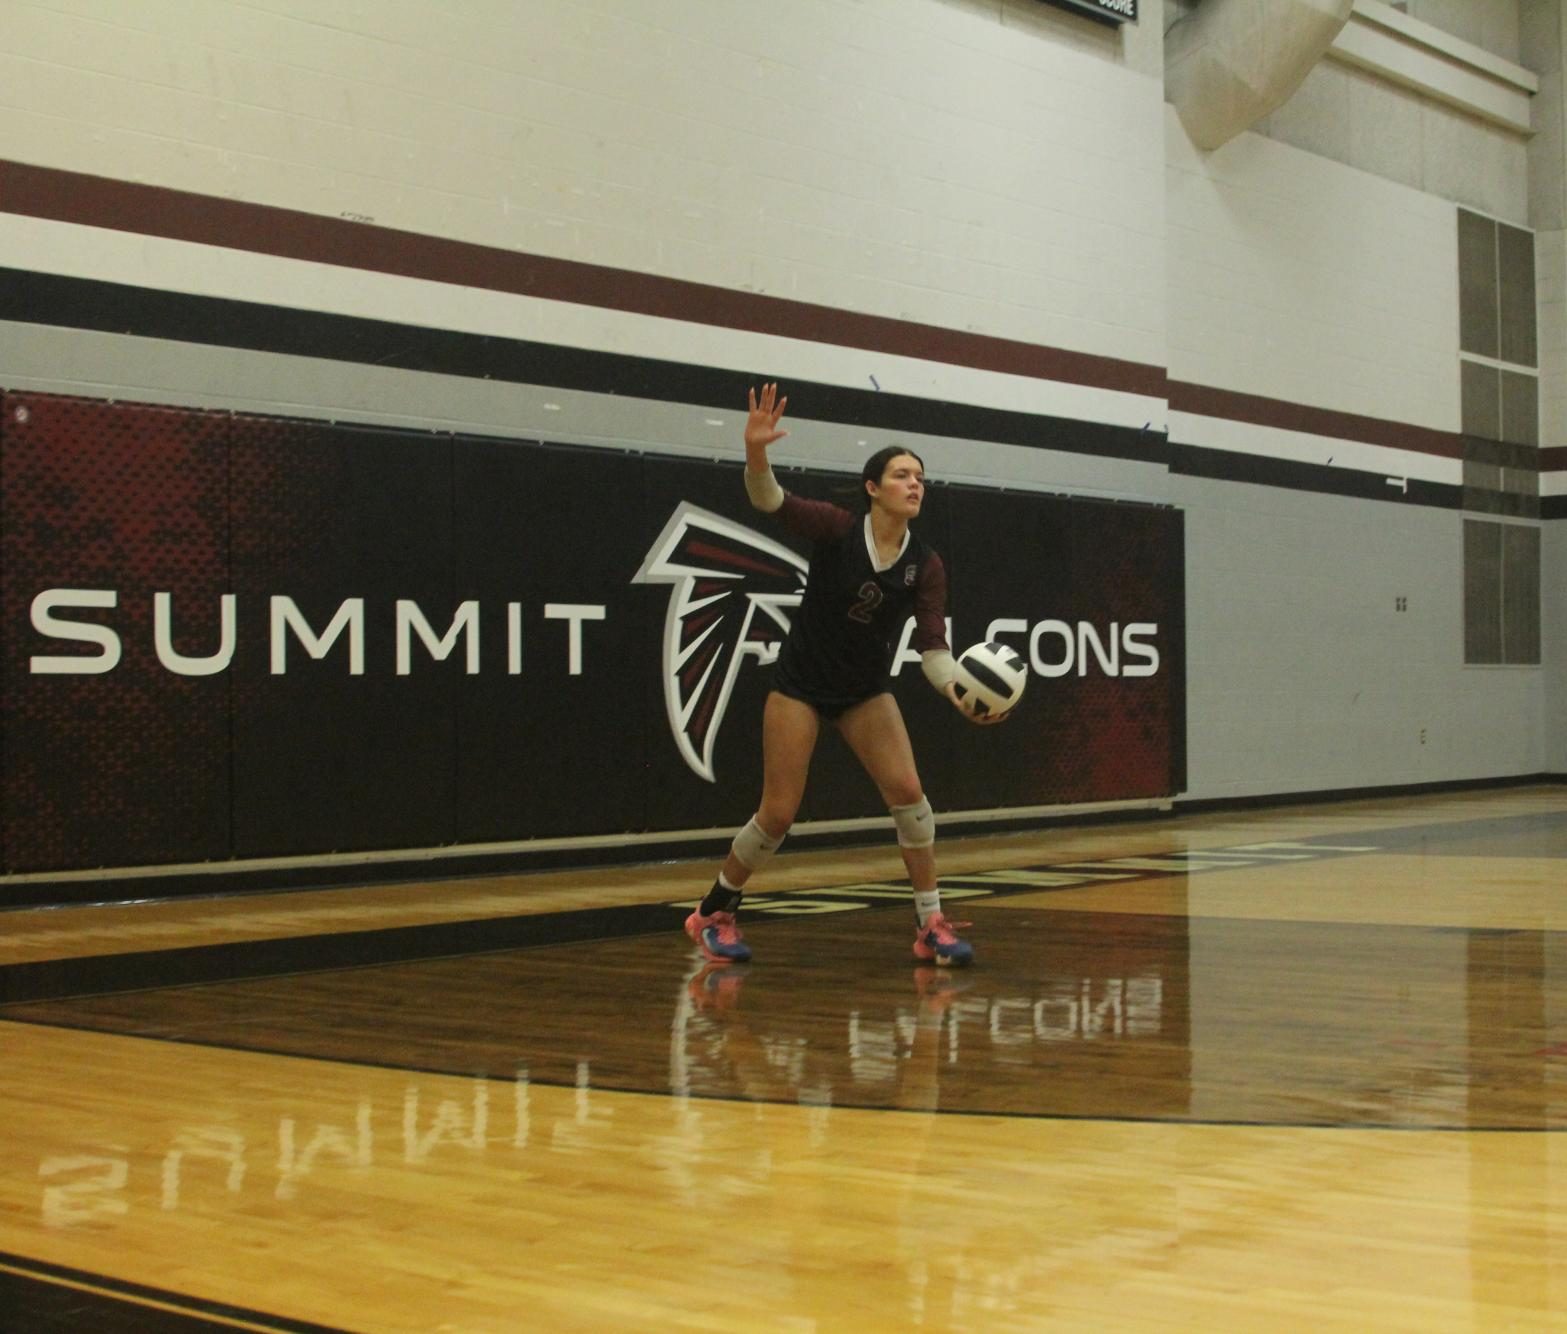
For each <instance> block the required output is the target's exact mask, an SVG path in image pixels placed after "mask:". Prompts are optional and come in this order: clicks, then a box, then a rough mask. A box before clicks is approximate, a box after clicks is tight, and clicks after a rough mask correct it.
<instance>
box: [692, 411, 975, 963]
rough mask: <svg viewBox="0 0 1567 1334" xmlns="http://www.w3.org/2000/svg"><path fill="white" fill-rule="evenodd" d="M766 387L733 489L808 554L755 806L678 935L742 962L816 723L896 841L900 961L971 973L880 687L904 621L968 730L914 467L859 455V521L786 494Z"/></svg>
mask: <svg viewBox="0 0 1567 1334" xmlns="http://www.w3.org/2000/svg"><path fill="white" fill-rule="evenodd" d="M788 402H789V400H788V399H787V398H780V397H778V386H777V385H776V384H765V385H763V386H762V393H761V397H760V398H758V397H757V393H756V390H755V389H754V388H753V389H752V390H751V391H750V412H749V415H748V416H747V418H746V424H745V489H746V493H747V494H748V495H749V496H750V498H751V504H752V505H753V506H754V507H755V508H756V509H759V510H761V511H763V512H764V513H770V514H777V515H778V517H779V518H780V519H781V520H782V521H783V523H784V525H785V526H786V527H788V528H789V529H790V531H791V532H794V533H797V534H799V535H800V536H801V537H803V538H806V539H807V540H809V541H810V542H811V543H812V547H811V559H810V568H809V572H808V574H807V576H806V584H805V594H804V597H803V598H802V599H801V602H800V609H799V612H798V614H797V615H796V616H795V618H794V621H793V624H792V627H791V629H790V631H789V635H788V637H787V638H786V639H785V641H784V645H783V649H782V651H781V652H780V654H779V657H778V663H777V666H776V668H775V669H774V673H773V683H772V690H771V691H770V692H769V694H768V696H767V704H766V707H765V709H764V710H763V714H762V802H761V806H760V807H759V808H758V809H757V812H756V814H755V815H754V816H753V817H752V818H751V819H750V820H749V821H748V822H747V823H746V826H745V827H744V828H743V829H742V830H741V831H740V832H739V833H738V834H737V835H736V836H735V840H734V843H733V844H732V845H731V847H730V849H729V855H728V857H727V858H726V859H725V860H724V864H723V867H722V868H721V869H720V871H719V873H718V878H717V880H716V881H714V883H713V888H712V889H711V890H709V891H708V893H707V896H706V897H705V898H704V899H703V900H702V903H701V905H700V906H699V907H698V908H697V910H696V911H695V912H693V913H692V914H691V915H690V916H689V917H688V918H686V934H687V935H689V936H690V937H691V938H692V939H693V940H694V941H696V942H697V943H698V944H699V945H700V946H701V947H702V953H703V954H704V955H706V957H707V958H708V959H710V960H713V961H715V962H721V961H728V962H735V963H739V962H744V961H745V960H747V959H749V958H750V957H751V949H750V946H748V945H747V944H746V943H745V940H744V938H743V936H742V935H741V932H740V928H739V926H738V924H737V923H736V920H735V914H736V912H737V911H738V909H739V907H740V900H741V897H742V891H743V889H744V888H745V884H746V882H747V881H748V880H749V879H750V878H751V876H752V875H753V874H754V873H755V872H756V871H758V870H760V869H761V867H762V866H763V865H764V864H765V863H766V862H767V860H768V859H769V858H770V857H772V855H773V854H774V853H775V852H776V851H777V850H778V845H779V844H780V843H782V842H783V839H784V835H785V834H787V833H788V832H789V827H790V825H792V824H793V823H794V817H795V814H796V813H797V812H798V811H799V808H800V801H801V799H802V798H803V796H804V795H805V778H806V772H807V770H808V769H809V768H810V763H811V754H812V752H813V751H814V750H815V748H816V738H817V735H818V733H819V731H820V729H821V725H822V722H823V720H825V721H827V722H829V723H831V724H832V725H833V726H835V727H836V728H837V729H838V731H839V733H840V734H841V735H842V736H843V739H844V740H845V741H846V742H847V743H848V745H849V749H850V750H852V751H853V752H854V754H855V756H856V757H857V758H858V759H859V761H860V763H861V764H862V765H863V766H864V767H865V771H866V773H868V774H869V775H870V777H871V781H872V782H874V783H875V784H876V786H877V788H878V789H879V791H880V792H881V796H882V800H883V801H885V802H886V803H887V808H888V810H889V811H891V813H892V819H893V824H894V826H895V828H896V829H897V834H898V847H899V850H900V852H901V853H902V854H903V863H904V865H905V866H906V867H907V868H908V872H909V880H910V882H911V884H912V885H913V889H914V910H915V915H916V917H917V919H918V928H917V930H916V932H915V936H914V956H915V958H917V959H919V960H921V961H922V962H926V963H936V964H940V965H948V966H950V965H963V964H968V963H971V962H972V961H973V958H974V951H973V948H972V947H971V946H970V945H969V943H968V942H967V941H965V940H962V939H960V938H959V937H958V935H957V932H956V931H955V930H954V929H953V924H952V923H950V922H948V920H947V919H946V917H944V916H943V915H942V911H941V893H940V890H939V889H938V888H937V884H936V857H935V847H934V845H935V840H936V823H935V818H934V816H933V815H932V813H931V807H930V802H929V800H928V799H927V798H926V796H925V791H924V789H923V788H922V787H921V786H920V779H919V773H918V771H917V769H916V768H915V764H914V750H913V747H912V746H911V745H910V742H909V734H908V729H907V728H906V727H905V726H904V724H903V715H902V713H901V712H900V711H899V709H898V703H897V700H896V699H894V698H893V696H892V694H891V692H890V691H889V689H888V686H889V679H890V671H891V664H892V655H893V652H894V649H895V645H896V643H897V640H898V637H899V635H900V634H901V632H902V629H903V626H904V623H905V622H906V621H907V619H908V617H909V616H910V615H911V614H912V615H913V617H914V621H915V629H914V637H913V644H914V647H915V648H916V649H917V650H918V651H919V654H920V662H921V666H922V668H923V670H924V673H925V676H926V679H928V680H929V681H930V683H931V685H932V686H934V687H935V689H936V690H937V691H939V692H940V693H941V694H943V695H945V696H946V697H947V699H949V700H950V701H951V702H952V705H953V707H954V708H956V709H958V711H959V712H960V713H963V716H964V717H965V718H969V719H970V721H971V722H998V721H1000V719H996V718H991V719H983V718H972V717H970V715H969V714H968V713H966V712H964V710H963V709H962V706H961V705H959V703H958V697H957V693H956V692H955V690H954V689H953V678H954V676H955V665H954V663H953V659H952V652H951V649H950V648H949V646H948V644H947V635H946V603H947V574H946V569H945V567H944V566H943V565H942V562H941V557H940V556H938V555H937V554H936V552H935V551H933V550H932V549H931V548H930V547H929V546H927V545H926V544H925V543H924V542H923V541H922V540H921V539H920V538H919V537H918V536H917V535H915V534H914V533H913V532H911V531H910V529H909V522H910V520H912V519H915V518H917V517H918V516H919V512H920V506H921V504H922V502H923V501H924V498H925V467H924V464H923V463H922V462H921V460H920V458H919V456H918V455H917V454H914V453H913V452H911V451H910V450H906V449H902V448H900V447H898V446H889V447H888V448H886V449H882V450H880V451H878V452H877V453H876V454H873V455H872V456H871V458H870V459H869V460H868V461H867V462H866V465H865V468H864V470H863V472H862V474H861V476H862V483H863V487H864V491H865V502H866V509H865V513H864V514H863V515H855V514H853V513H851V512H850V511H849V510H847V509H844V508H843V507H842V506H839V505H833V504H829V503H827V502H825V501H817V500H804V499H802V498H800V497H799V496H793V495H789V494H788V493H786V492H785V491H784V490H783V488H782V487H781V486H779V484H778V480H777V478H776V477H774V475H773V470H772V466H771V465H770V464H769V463H768V461H767V449H768V446H770V445H772V444H774V443H776V442H777V441H779V440H782V439H783V438H784V437H785V436H786V435H788V434H789V433H788V432H787V431H781V430H779V429H778V422H779V420H780V419H781V418H782V417H783V414H784V409H785V408H786V407H787V406H788Z"/></svg>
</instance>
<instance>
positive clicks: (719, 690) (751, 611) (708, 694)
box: [631, 501, 806, 783]
mask: <svg viewBox="0 0 1567 1334" xmlns="http://www.w3.org/2000/svg"><path fill="white" fill-rule="evenodd" d="M805 571H806V565H805V560H804V558H803V557H801V556H798V555H796V554H795V553H794V552H793V551H791V550H789V548H788V547H786V546H784V545H783V544H782V543H780V542H774V541H772V540H770V539H769V538H765V537H762V536H760V535H759V534H757V533H755V532H753V531H752V530H751V529H749V528H747V527H745V526H744V525H743V524H738V523H735V522H734V521H733V520H732V519H725V518H721V517H720V516H719V515H717V514H713V513H710V512H709V511H707V510H704V509H699V508H698V507H697V506H695V505H693V504H691V503H690V502H689V501H682V502H681V504H680V506H679V508H677V509H676V510H675V512H674V513H673V514H672V515H670V517H669V522H668V523H666V524H665V525H664V531H663V532H661V533H660V534H659V535H658V537H657V539H656V540H655V541H654V543H653V545H652V547H651V548H649V550H648V553H647V557H646V558H645V559H644V560H643V562H642V568H641V569H639V570H638V571H637V572H636V574H634V575H633V576H632V578H631V582H632V583H634V584H672V585H673V588H672V589H671V590H670V594H669V610H668V611H667V612H666V613H665V616H664V654H663V665H662V671H663V676H664V708H665V711H666V712H667V713H668V715H669V727H670V730H671V731H672V732H673V733H674V734H675V744H676V745H677V746H678V747H679V748H680V754H681V757H682V758H683V759H684V760H685V762H686V764H687V765H688V766H689V767H690V769H691V771H692V772H693V773H694V774H696V775H697V776H698V777H699V778H705V779H706V780H707V781H708V782H709V783H712V782H715V781H716V776H715V775H714V773H713V747H714V744H715V743H716V742H717V740H718V729H719V727H720V726H721V725H722V724H723V721H724V710H725V709H726V708H728V706H729V696H730V694H731V692H732V691H733V690H734V684H735V679H736V678H737V677H738V676H739V673H740V660H741V659H742V658H743V657H747V656H750V657H754V658H756V659H757V661H758V662H761V663H769V662H772V661H773V660H774V659H775V658H777V656H778V648H779V645H780V644H781V643H782V642H783V637H784V636H785V635H786V634H787V633H788V632H789V616H788V609H790V608H793V607H798V606H799V605H800V595H801V594H802V593H803V592H804V590H805ZM758 611H760V612H761V613H762V615H761V616H757V614H756V613H757V612H758Z"/></svg>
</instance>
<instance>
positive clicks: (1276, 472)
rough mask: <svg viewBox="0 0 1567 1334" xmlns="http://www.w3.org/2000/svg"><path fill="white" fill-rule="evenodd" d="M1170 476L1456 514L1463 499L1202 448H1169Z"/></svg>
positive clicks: (1422, 487) (1417, 484)
mask: <svg viewBox="0 0 1567 1334" xmlns="http://www.w3.org/2000/svg"><path fill="white" fill-rule="evenodd" d="M1170 471H1171V472H1172V473H1179V474H1181V475H1182V476H1186V477H1205V478H1209V479H1211V480H1213V481H1220V482H1250V483H1252V484H1254V485H1257V486H1271V487H1278V488H1282V489H1284V490H1289V491H1316V492H1320V493H1321V494H1324V495H1332V496H1352V497H1355V498H1357V499H1360V500H1383V501H1394V502H1396V503H1398V504H1400V505H1423V506H1430V507H1434V508H1436V509H1457V508H1458V507H1459V503H1460V501H1461V500H1462V498H1463V488H1462V487H1461V486H1458V485H1457V484H1451V485H1449V484H1448V483H1446V482H1424V481H1420V480H1418V479H1416V478H1414V477H1410V478H1408V479H1405V485H1406V486H1407V487H1408V490H1407V491H1405V490H1404V489H1403V488H1402V487H1399V486H1394V485H1392V484H1391V483H1389V482H1388V480H1387V475H1386V474H1385V473H1380V472H1375V473H1372V472H1361V471H1359V470H1357V469H1353V468H1334V467H1331V466H1329V465H1325V464H1319V463H1300V462H1297V461H1296V460H1294V459H1280V458H1270V457H1267V456H1265V455H1261V454H1241V453H1236V452H1235V451H1233V450H1228V449H1208V448H1206V447H1204V446H1201V445H1186V444H1171V445H1170Z"/></svg>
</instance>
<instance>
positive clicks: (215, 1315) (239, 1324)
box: [0, 1251, 345, 1334]
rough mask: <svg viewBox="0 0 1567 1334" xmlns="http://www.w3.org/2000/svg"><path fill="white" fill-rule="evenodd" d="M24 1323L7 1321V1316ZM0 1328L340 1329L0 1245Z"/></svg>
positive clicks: (37, 1331) (186, 1333)
mask: <svg viewBox="0 0 1567 1334" xmlns="http://www.w3.org/2000/svg"><path fill="white" fill-rule="evenodd" d="M13 1319H16V1320H19V1321H25V1324H11V1323H9V1322H10V1321H11V1320H13ZM0 1329H4V1330H7V1331H10V1330H15V1331H17V1334H22V1332H23V1331H24V1330H25V1331H26V1334H83V1331H86V1330H91V1331H93V1334H209V1331H218V1330H221V1331H225V1332H226V1334H232V1331H234V1330H236V1329H240V1330H258V1331H262V1332H263V1334H345V1331H343V1330H342V1329H340V1328H339V1327H337V1326H335V1325H315V1324H311V1323H310V1322H308V1321H304V1320H288V1319H285V1318H283V1317H281V1316H275V1315H269V1314H266V1313H265V1312H262V1311H253V1310H250V1309H249V1308H248V1307H243V1306H233V1305H230V1304H229V1303H226V1302H209V1301H205V1300H203V1299H201V1298H199V1297H188V1296H186V1295H185V1294H183V1293H177V1292H171V1291H169V1290H167V1289H165V1288H154V1287H149V1286H147V1285H146V1284H142V1283H128V1282H125V1281H123V1280H121V1279H116V1278H109V1277H107V1276H106V1275H103V1274H92V1273H88V1272H86V1271H85V1270H81V1269H69V1268H67V1267H66V1266H64V1265H55V1264H48V1263H46V1262H44V1261H42V1260H31V1259H28V1258H27V1257H25V1256H20V1255H12V1254H10V1253H9V1252H6V1251H0Z"/></svg>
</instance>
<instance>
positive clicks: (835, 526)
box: [777, 495, 854, 542]
mask: <svg viewBox="0 0 1567 1334" xmlns="http://www.w3.org/2000/svg"><path fill="white" fill-rule="evenodd" d="M777 514H778V517H779V518H780V519H782V520H783V524H784V527H785V528H787V529H788V530H789V531H790V532H792V533H798V534H799V535H800V536H801V537H804V538H807V539H809V540H810V541H812V542H821V541H824V540H827V539H829V538H834V537H842V536H843V535H844V534H845V533H846V532H848V531H849V529H850V528H852V527H853V526H854V515H852V514H850V513H849V511H848V510H846V509H844V508H843V506H842V505H833V504H830V503H829V502H827V501H825V500H802V499H801V498H800V497H799V496H794V495H786V496H785V497H784V503H783V505H782V506H780V507H779V509H778V510H777Z"/></svg>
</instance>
